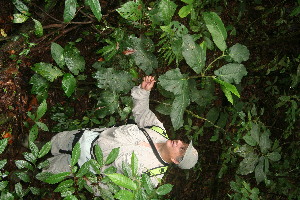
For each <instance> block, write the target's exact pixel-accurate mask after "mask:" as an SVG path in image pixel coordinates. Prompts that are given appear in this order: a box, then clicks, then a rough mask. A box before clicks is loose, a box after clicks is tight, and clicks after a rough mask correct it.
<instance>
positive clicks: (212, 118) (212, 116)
mask: <svg viewBox="0 0 300 200" xmlns="http://www.w3.org/2000/svg"><path fill="white" fill-rule="evenodd" d="M219 115H220V110H219V109H218V108H216V107H212V108H211V109H210V110H209V111H208V113H207V114H206V119H207V121H205V123H204V126H205V127H211V126H213V125H214V124H215V123H216V122H217V119H218V118H219Z"/></svg>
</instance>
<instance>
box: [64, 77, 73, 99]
mask: <svg viewBox="0 0 300 200" xmlns="http://www.w3.org/2000/svg"><path fill="white" fill-rule="evenodd" d="M62 88H63V90H64V92H65V94H66V95H67V97H70V96H71V95H72V94H73V93H74V91H75V88H76V79H75V77H74V76H73V75H72V74H70V73H66V74H64V77H63V80H62Z"/></svg>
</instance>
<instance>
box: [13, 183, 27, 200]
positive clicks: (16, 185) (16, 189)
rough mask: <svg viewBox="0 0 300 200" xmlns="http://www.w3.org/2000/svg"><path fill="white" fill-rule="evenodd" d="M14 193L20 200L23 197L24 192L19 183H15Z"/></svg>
mask: <svg viewBox="0 0 300 200" xmlns="http://www.w3.org/2000/svg"><path fill="white" fill-rule="evenodd" d="M15 191H16V194H17V195H18V197H20V198H22V197H23V196H24V195H25V192H24V190H23V187H22V184H21V183H16V184H15Z"/></svg>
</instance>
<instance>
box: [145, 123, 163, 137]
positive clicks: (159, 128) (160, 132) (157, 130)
mask: <svg viewBox="0 0 300 200" xmlns="http://www.w3.org/2000/svg"><path fill="white" fill-rule="evenodd" d="M145 128H148V129H151V130H153V131H155V132H157V133H158V134H160V135H161V136H163V137H164V138H166V139H169V136H168V135H167V132H166V131H165V130H164V129H162V128H161V127H159V126H147V127H145Z"/></svg>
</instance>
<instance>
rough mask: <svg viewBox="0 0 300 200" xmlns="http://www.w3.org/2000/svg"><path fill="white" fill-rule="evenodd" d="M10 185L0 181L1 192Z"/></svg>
mask: <svg viewBox="0 0 300 200" xmlns="http://www.w3.org/2000/svg"><path fill="white" fill-rule="evenodd" d="M7 185H8V181H0V191H3V190H4V189H5V188H6V186H7Z"/></svg>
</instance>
